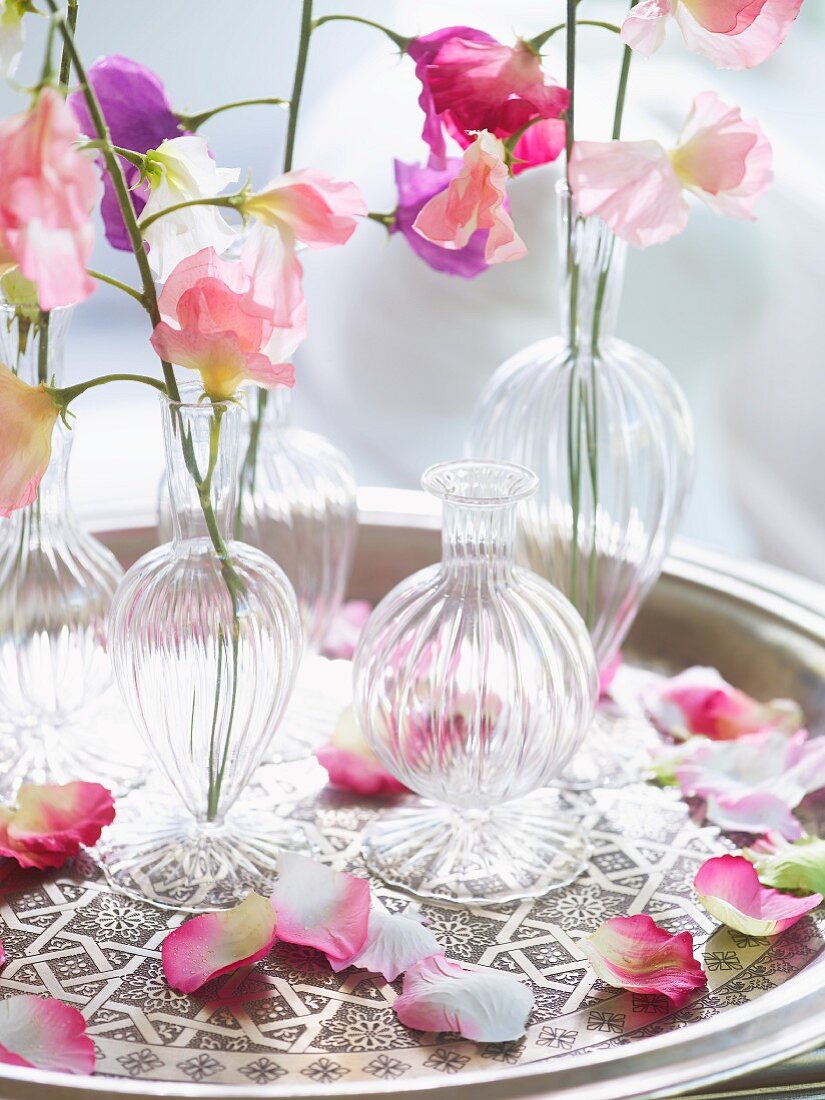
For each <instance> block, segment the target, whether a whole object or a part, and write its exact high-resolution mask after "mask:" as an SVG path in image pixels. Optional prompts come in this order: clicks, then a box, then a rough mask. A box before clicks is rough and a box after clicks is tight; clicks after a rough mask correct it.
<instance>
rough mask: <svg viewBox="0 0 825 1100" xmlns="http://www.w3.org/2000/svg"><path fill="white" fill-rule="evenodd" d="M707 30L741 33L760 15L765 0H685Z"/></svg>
mask: <svg viewBox="0 0 825 1100" xmlns="http://www.w3.org/2000/svg"><path fill="white" fill-rule="evenodd" d="M685 3H687V5H688V7H689V8H690V10H691V13H692V15H693V16H694V18H695V19H696V21H697V22H698V23H700V24H701V25H702V26H703V27H704V28H705V30H708V31H713V32H714V33H715V34H740V33H741V32H742V31H743V30H744V29H745V28H746V27H749V26H750V25H751V23H752V22H753V21H754V19H756V17H757V16H758V15H759V12H760V11H761V10H762V8H763V7H764V6H765V0H685Z"/></svg>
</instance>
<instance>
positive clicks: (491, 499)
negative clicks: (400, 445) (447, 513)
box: [421, 458, 539, 508]
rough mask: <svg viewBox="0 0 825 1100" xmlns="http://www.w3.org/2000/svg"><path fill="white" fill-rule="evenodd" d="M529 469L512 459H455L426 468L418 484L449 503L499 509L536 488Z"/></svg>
mask: <svg viewBox="0 0 825 1100" xmlns="http://www.w3.org/2000/svg"><path fill="white" fill-rule="evenodd" d="M538 483H539V480H538V478H537V477H536V475H535V474H534V473H533V471H532V470H528V468H527V467H526V466H520V465H519V464H518V463H516V462H498V461H496V460H494V459H486V458H459V459H453V460H451V461H449V462H438V463H436V464H435V465H434V466H430V467H428V469H426V470H425V471H424V474H423V476H422V478H421V487H422V488H423V489H424V490H425V491H426V492H428V493H430V494H431V495H432V496H434V497H438V498H439V499H440V500H443V501H445V502H447V503H450V504H458V505H464V506H468V507H475V508H500V507H502V506H504V505H507V504H516V503H517V502H518V501H520V500H524V499H525V498H526V497H529V496H532V494H533V493H534V492H535V491H536V489H537V488H538Z"/></svg>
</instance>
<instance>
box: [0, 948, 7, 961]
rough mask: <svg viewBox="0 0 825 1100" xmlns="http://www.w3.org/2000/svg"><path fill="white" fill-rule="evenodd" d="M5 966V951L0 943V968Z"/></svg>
mask: <svg viewBox="0 0 825 1100" xmlns="http://www.w3.org/2000/svg"><path fill="white" fill-rule="evenodd" d="M5 965H6V949H5V948H4V947H3V944H2V943H0V966H5Z"/></svg>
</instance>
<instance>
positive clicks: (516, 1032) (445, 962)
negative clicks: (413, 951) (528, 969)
mask: <svg viewBox="0 0 825 1100" xmlns="http://www.w3.org/2000/svg"><path fill="white" fill-rule="evenodd" d="M533 1002H534V998H533V994H532V993H531V992H530V990H529V989H527V987H526V986H524V985H522V984H521V982H520V981H518V979H516V978H514V977H513V976H512V975H511V974H503V973H502V972H501V971H499V970H486V969H485V970H468V969H467V968H466V967H464V966H461V965H460V964H459V963H456V962H452V961H451V960H450V959H446V958H445V957H444V956H443V955H433V956H432V957H431V958H429V959H423V960H422V961H421V962H420V963H416V965H415V966H412V967H410V968H409V970H407V973H406V974H405V975H404V986H403V990H402V993H401V995H400V997H398V998H397V999H396V1001H395V1004H394V1005H393V1008H394V1010H395V1014H396V1016H397V1017H398V1019H399V1020H400V1021H401V1023H402V1024H404V1026H405V1027H411V1028H415V1029H416V1030H417V1031H454V1032H457V1033H458V1034H459V1035H462V1036H463V1037H464V1038H465V1039H474V1040H475V1041H476V1042H480V1043H506V1042H511V1041H512V1040H514V1039H519V1038H521V1036H522V1035H523V1034H524V1032H525V1029H526V1027H527V1018H528V1016H529V1015H530V1012H531V1011H532V1009H533Z"/></svg>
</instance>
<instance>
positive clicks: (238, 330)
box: [152, 230, 306, 400]
mask: <svg viewBox="0 0 825 1100" xmlns="http://www.w3.org/2000/svg"><path fill="white" fill-rule="evenodd" d="M273 249H275V250H276V251H277V252H278V253H279V255H278V256H277V257H275V258H273V257H272V256H271V254H270V253H271V252H272V250H273ZM296 265H297V260H296V261H295V262H294V263H292V261H291V260H290V258H289V257H288V256H284V254H283V250H282V249H281V245H280V242H279V241H278V240H277V238H274V237H272V236H271V235H269V234H266V232H265V231H260V230H259V231H258V232H257V233H256V232H254V231H253V234H251V235H250V237H249V239H248V240H247V242H246V243H245V245H244V249H243V252H242V254H241V258H240V261H239V262H238V263H232V262H230V261H226V260H222V259H221V258H220V257H219V256H218V254H217V253H216V252H215V250H214V249H213V248H204V249H202V250H201V251H200V252H196V253H195V255H194V256H190V257H188V258H187V259H185V260H182V261H181V263H179V264H178V265H177V267H176V268H175V269H174V271H173V272H172V274H171V275H170V277H169V279H168V280H167V282H166V283H165V285H164V287H163V290H162V291H161V294H160V298H159V299H158V305H159V307H160V312H161V317H162V318H163V319H162V321H161V322H160V323H159V324H158V325H156V326H155V330H154V332H153V333H152V347H153V348H154V349H155V351H156V352H157V353H158V355H159V356H160V357H161V358H162V359H166V360H168V361H169V362H172V363H177V364H178V365H179V366H182V367H186V368H187V369H189V370H196V371H199V372H200V375H201V378H202V379H203V385H204V389H205V390H206V392H207V393H208V394H209V396H210V397H212V398H214V399H216V400H222V399H225V398H228V397H232V396H234V394H235V392H236V391H237V389H238V387H239V386H240V385H241V384H242V383H244V382H246V381H251V382H254V383H255V384H256V385H259V386H264V387H273V386H279V385H282V386H292V385H293V384H294V381H295V371H294V369H293V367H292V365H291V363H289V362H285V361H284V359H286V358H287V357H288V356H289V355H291V353H292V351H294V350H295V347H296V346H297V344H298V343H300V341H301V340H302V339H303V337H304V335H305V333H306V308H305V305H304V300H303V294H302V292H301V286H300V266H297V268H296ZM286 309H289V310H290V312H289V313H288V315H287V316H286V317H284V311H285V310H286Z"/></svg>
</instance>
